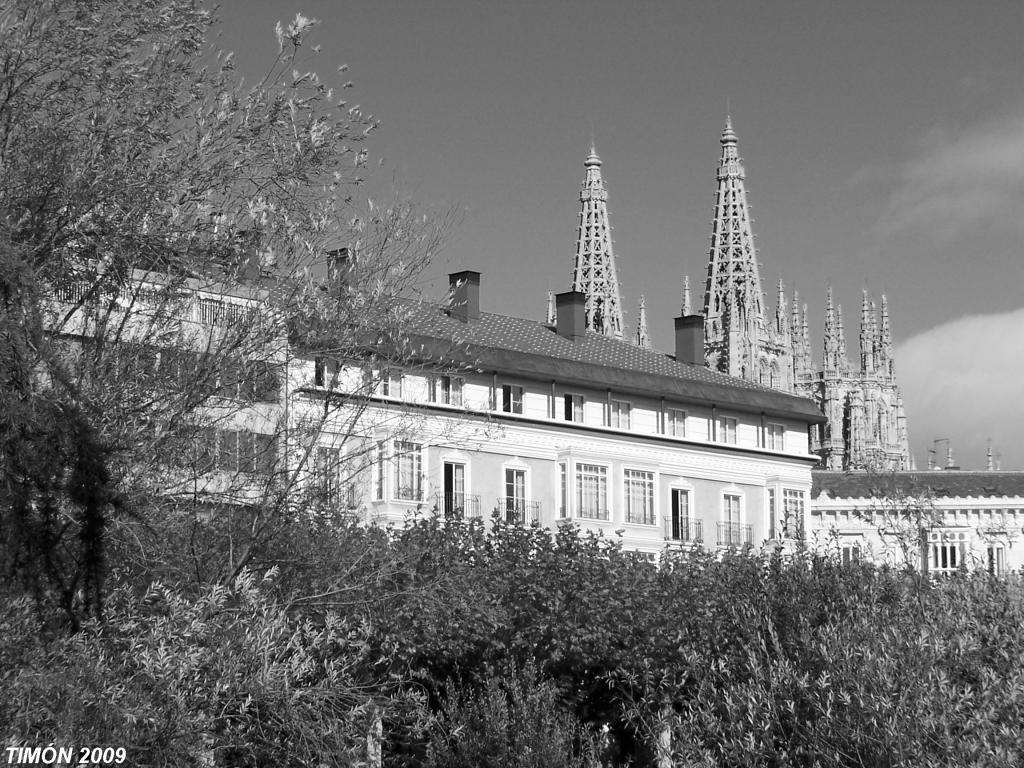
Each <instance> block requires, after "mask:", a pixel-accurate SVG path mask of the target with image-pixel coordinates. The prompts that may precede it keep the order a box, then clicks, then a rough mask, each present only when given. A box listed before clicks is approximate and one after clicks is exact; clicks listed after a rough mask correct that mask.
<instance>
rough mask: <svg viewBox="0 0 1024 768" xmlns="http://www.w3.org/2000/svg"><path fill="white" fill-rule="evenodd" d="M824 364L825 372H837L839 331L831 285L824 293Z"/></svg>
mask: <svg viewBox="0 0 1024 768" xmlns="http://www.w3.org/2000/svg"><path fill="white" fill-rule="evenodd" d="M824 355H825V358H824V365H825V371H826V373H832V374H833V375H835V374H836V373H838V372H839V331H838V328H837V327H836V308H835V304H834V303H833V301H832V286H831V285H830V286H829V287H828V292H827V293H826V294H825V348H824Z"/></svg>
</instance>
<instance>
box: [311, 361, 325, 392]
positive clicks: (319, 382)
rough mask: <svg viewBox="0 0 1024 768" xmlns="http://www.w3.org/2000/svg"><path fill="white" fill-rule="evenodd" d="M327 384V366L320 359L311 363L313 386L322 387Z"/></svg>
mask: <svg viewBox="0 0 1024 768" xmlns="http://www.w3.org/2000/svg"><path fill="white" fill-rule="evenodd" d="M326 383H327V365H326V362H325V361H324V359H323V358H322V357H318V358H316V359H315V360H314V361H313V386H314V387H322V386H324V385H325V384H326Z"/></svg>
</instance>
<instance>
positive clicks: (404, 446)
mask: <svg viewBox="0 0 1024 768" xmlns="http://www.w3.org/2000/svg"><path fill="white" fill-rule="evenodd" d="M422 452H423V446H421V445H419V443H407V442H404V441H401V440H397V441H395V498H396V499H402V500H404V501H422V500H423V475H422V466H423V457H422Z"/></svg>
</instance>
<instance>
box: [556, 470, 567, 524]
mask: <svg viewBox="0 0 1024 768" xmlns="http://www.w3.org/2000/svg"><path fill="white" fill-rule="evenodd" d="M568 474H569V473H568V470H567V468H566V465H565V462H564V461H563V462H559V464H558V487H559V495H558V516H559V517H568V516H569V477H568Z"/></svg>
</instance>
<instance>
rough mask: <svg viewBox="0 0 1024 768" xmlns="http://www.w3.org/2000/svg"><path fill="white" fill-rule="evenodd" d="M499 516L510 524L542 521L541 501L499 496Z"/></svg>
mask: <svg viewBox="0 0 1024 768" xmlns="http://www.w3.org/2000/svg"><path fill="white" fill-rule="evenodd" d="M495 512H496V513H497V515H498V518H499V519H501V520H503V521H504V522H506V523H508V524H509V525H528V524H530V523H539V522H540V502H539V501H526V500H525V499H516V498H513V497H511V496H499V497H498V504H497V506H496V507H495Z"/></svg>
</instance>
